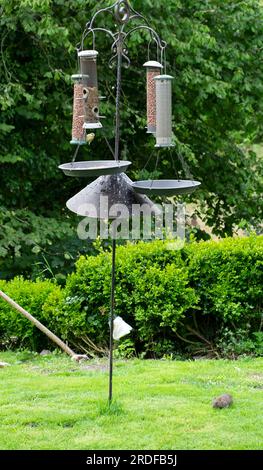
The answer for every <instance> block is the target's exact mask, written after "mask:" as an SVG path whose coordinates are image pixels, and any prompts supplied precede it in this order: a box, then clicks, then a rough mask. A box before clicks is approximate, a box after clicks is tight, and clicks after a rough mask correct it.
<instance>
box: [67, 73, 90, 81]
mask: <svg viewBox="0 0 263 470" xmlns="http://www.w3.org/2000/svg"><path fill="white" fill-rule="evenodd" d="M71 78H72V80H82V79H83V78H89V75H83V74H82V73H77V74H75V75H71Z"/></svg>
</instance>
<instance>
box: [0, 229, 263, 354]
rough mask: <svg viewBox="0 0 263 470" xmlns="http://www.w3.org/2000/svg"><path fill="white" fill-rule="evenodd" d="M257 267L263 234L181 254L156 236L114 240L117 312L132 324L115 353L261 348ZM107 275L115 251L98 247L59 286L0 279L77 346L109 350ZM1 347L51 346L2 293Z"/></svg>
mask: <svg viewBox="0 0 263 470" xmlns="http://www.w3.org/2000/svg"><path fill="white" fill-rule="evenodd" d="M262 266H263V236H259V237H256V236H251V237H250V238H243V239H238V238H237V239H233V238H227V239H225V240H223V241H221V242H212V241H209V242H199V243H197V242H193V243H190V244H188V245H186V246H185V248H184V249H183V250H180V251H172V250H170V249H169V244H167V242H165V243H164V242H161V241H155V242H151V243H142V242H141V243H138V244H135V245H134V244H129V245H128V246H125V247H119V248H118V250H117V264H116V280H117V282H116V305H115V313H116V315H120V316H122V317H123V318H124V319H125V321H127V322H128V323H129V324H130V325H131V326H132V327H133V328H134V329H133V331H132V333H131V334H130V335H129V336H128V337H126V338H124V339H123V340H122V341H120V342H119V343H118V347H117V350H116V351H115V354H116V356H117V357H130V356H133V355H134V354H138V355H140V357H155V358H159V357H171V358H176V357H180V356H183V357H185V356H188V357H193V356H203V355H205V356H208V357H220V356H223V357H228V358H235V357H237V356H240V355H243V354H252V355H263V333H262V284H263V269H262ZM110 275H111V253H109V252H105V251H102V252H101V253H100V254H99V255H98V256H89V257H87V258H86V257H84V256H82V257H81V258H80V259H79V260H78V262H77V264H76V271H75V272H74V273H72V274H71V275H69V276H68V278H67V282H66V286H65V288H61V287H59V286H58V285H57V284H55V283H53V282H51V281H48V280H46V281H37V282H35V283H34V282H31V281H28V280H23V279H22V278H16V279H14V280H12V281H9V282H6V281H0V289H2V290H4V291H5V292H6V293H7V294H8V295H10V296H11V297H12V298H13V299H14V300H16V301H17V302H18V303H20V304H21V305H22V306H23V307H24V308H26V309H28V310H29V312H30V313H31V314H32V315H35V316H36V317H37V318H38V319H39V320H40V321H42V322H43V323H44V324H45V325H46V326H48V327H49V328H50V329H51V330H52V331H53V332H55V333H57V334H58V335H60V336H61V337H62V338H63V339H64V340H66V341H67V342H69V343H70V344H71V345H72V346H73V347H74V348H75V349H77V350H84V351H86V352H87V353H88V354H91V355H92V354H95V353H101V354H105V351H106V350H107V344H108V317H109V298H110ZM127 338H128V339H127ZM0 345H1V347H2V348H13V347H18V346H19V347H27V348H30V349H34V350H37V351H40V350H41V349H42V348H44V347H53V346H52V345H50V344H49V343H48V340H47V339H46V337H44V335H42V333H40V332H38V331H37V330H36V328H35V327H33V326H30V324H29V322H28V320H27V319H25V318H24V317H22V316H21V315H20V314H19V313H17V312H16V311H15V310H13V309H11V308H10V307H9V306H8V304H7V303H6V302H4V301H3V300H1V301H0Z"/></svg>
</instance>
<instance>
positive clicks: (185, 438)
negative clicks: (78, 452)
mask: <svg viewBox="0 0 263 470" xmlns="http://www.w3.org/2000/svg"><path fill="white" fill-rule="evenodd" d="M0 361H6V362H9V363H10V367H6V368H4V369H0V383H1V388H0V449H1V450H4V449H16V450H18V449H82V450H91V449H92V450H93V449H94V450H98V449H128V450H136V449H138V450H139V449H140V450H142V449H144V450H145V449H157V450H164V449H168V450H174V449H175V450H180V449H262V448H263V422H262V416H263V399H262V391H263V358H258V359H251V358H244V359H241V360H238V361H227V360H218V361H212V360H198V361H185V362H183V361H168V360H161V361H150V360H139V359H134V360H129V361H116V363H115V370H114V395H115V399H116V401H115V402H114V403H113V405H112V408H111V410H110V411H109V409H108V407H107V388H108V375H107V361H106V360H93V361H89V362H86V363H82V364H75V363H73V362H72V361H71V360H70V359H68V358H67V357H65V356H64V355H61V354H52V355H50V356H39V355H36V354H35V355H34V354H31V353H28V352H20V353H9V352H6V353H0ZM221 393H231V394H232V395H233V398H234V404H233V406H232V407H231V408H229V409H223V410H218V409H213V408H212V406H211V402H212V399H213V398H214V397H215V396H217V395H219V394H221Z"/></svg>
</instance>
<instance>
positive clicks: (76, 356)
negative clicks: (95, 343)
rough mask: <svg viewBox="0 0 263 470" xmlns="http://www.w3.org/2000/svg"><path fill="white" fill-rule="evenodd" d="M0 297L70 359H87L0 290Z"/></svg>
mask: <svg viewBox="0 0 263 470" xmlns="http://www.w3.org/2000/svg"><path fill="white" fill-rule="evenodd" d="M0 297H1V298H2V299H4V300H5V301H6V302H8V303H9V305H11V307H13V308H15V309H16V310H17V311H18V312H19V313H21V314H22V315H24V317H26V318H27V319H28V320H29V321H31V323H33V325H35V326H36V327H37V328H38V329H39V330H40V331H42V333H44V334H45V335H46V336H48V338H49V339H50V340H51V341H53V343H56V344H57V345H58V346H59V347H60V348H61V349H62V350H63V351H64V352H65V353H66V354H68V355H69V356H71V358H72V359H74V360H75V361H77V362H79V361H80V360H81V359H87V356H85V355H83V354H75V353H74V351H72V349H70V348H69V347H68V346H67V345H66V344H65V343H64V342H63V341H62V340H61V339H60V338H58V336H56V335H54V333H52V331H50V330H49V329H48V328H46V327H45V326H44V325H42V323H40V321H38V320H37V319H36V318H34V317H33V316H32V315H31V314H30V313H29V312H27V311H26V310H25V309H24V308H22V307H21V306H20V305H18V304H17V303H16V302H15V301H14V300H12V299H11V298H10V297H8V295H6V294H4V292H2V291H1V290H0Z"/></svg>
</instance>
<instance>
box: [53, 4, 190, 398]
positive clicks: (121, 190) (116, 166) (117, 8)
mask: <svg viewBox="0 0 263 470" xmlns="http://www.w3.org/2000/svg"><path fill="white" fill-rule="evenodd" d="M101 13H110V14H111V16H112V17H113V20H114V21H115V22H116V23H117V25H118V27H117V30H115V32H112V31H111V30H109V29H106V28H102V27H95V22H96V19H97V17H98V15H100V14H101ZM132 22H135V24H134V25H133V26H132V27H131V29H129V30H128V31H126V29H125V28H126V26H127V25H129V24H130V23H132ZM141 22H143V24H141ZM137 31H144V32H147V33H148V34H149V36H150V41H149V44H148V61H147V62H146V63H145V64H144V66H145V67H146V68H147V130H148V133H152V134H153V135H155V134H156V147H172V146H173V143H172V104H171V101H172V98H171V95H172V88H171V80H172V78H173V77H171V76H169V75H166V61H165V49H166V46H167V43H166V42H165V41H163V40H161V38H160V37H159V35H158V34H157V33H156V31H155V30H154V29H153V28H151V26H150V24H149V22H148V20H147V19H146V18H145V17H144V16H143V15H141V14H140V13H138V12H137V11H135V10H134V9H133V8H132V6H131V4H130V2H129V1H128V0H117V1H115V2H114V3H113V5H111V6H109V7H105V8H102V9H100V10H98V11H97V12H96V13H95V14H94V16H93V18H92V19H91V21H90V22H88V23H87V24H86V27H85V30H84V32H83V35H82V40H81V44H80V46H79V47H78V49H77V51H78V63H79V66H80V70H79V71H78V74H77V75H74V76H73V80H74V82H75V86H74V89H75V92H74V109H73V111H74V112H73V130H72V141H71V143H72V144H75V145H76V144H77V145H78V147H77V150H76V152H75V154H74V157H73V160H72V162H71V163H67V164H63V165H60V167H59V168H60V169H61V170H62V171H64V173H65V174H66V175H68V176H75V177H86V178H89V177H94V176H96V177H97V179H96V180H95V181H93V182H92V183H90V184H88V186H86V187H85V188H84V189H83V190H81V191H80V192H79V193H78V194H76V195H75V196H73V197H72V198H71V199H69V200H68V201H67V207H68V208H69V210H71V211H72V212H74V213H75V214H77V215H80V216H85V217H87V216H88V217H90V218H93V219H98V218H100V219H105V218H107V219H108V220H114V219H116V218H117V215H115V216H112V215H111V214H110V209H109V210H108V214H106V215H107V217H105V213H104V212H103V213H102V212H101V195H103V196H107V197H108V202H109V207H112V206H114V205H115V204H124V205H125V206H126V208H127V209H128V213H129V216H130V217H131V216H132V214H133V205H134V204H139V205H140V206H142V205H144V206H145V205H147V206H148V207H149V208H150V210H151V213H153V214H155V215H160V211H159V209H158V208H157V207H156V206H155V205H154V203H153V202H152V201H151V200H150V199H149V198H148V197H147V196H146V194H160V195H173V194H174V195H175V194H183V193H190V192H192V191H193V190H194V189H196V188H197V187H198V185H199V183H198V182H195V181H184V180H169V181H167V180H157V181H139V182H137V183H133V182H132V181H131V180H130V179H129V178H128V177H127V175H126V174H125V173H124V171H125V170H126V169H127V168H128V166H129V165H130V164H131V162H128V161H123V162H122V161H121V160H120V122H121V116H120V101H121V82H122V65H124V66H126V67H129V65H130V59H129V57H128V50H127V45H126V43H127V39H128V37H129V36H130V35H131V34H132V33H134V32H137ZM101 32H102V33H105V34H106V35H107V36H110V38H111V40H112V47H111V50H112V57H111V58H110V60H109V66H110V67H111V68H112V66H113V63H114V62H116V63H117V77H116V113H115V149H114V150H113V149H112V148H111V147H110V145H109V142H108V140H107V138H105V140H106V142H107V145H108V147H109V148H110V150H111V152H112V154H113V155H114V160H104V161H97V162H96V161H92V162H90V161H89V162H87V161H85V162H76V161H75V159H76V155H77V153H78V150H79V148H80V146H81V145H82V144H84V143H86V140H87V139H86V132H87V131H88V130H90V129H92V130H98V131H99V129H100V128H101V127H102V124H101V122H100V118H102V116H100V115H99V100H100V97H99V92H98V79H97V57H98V52H97V51H96V45H95V38H96V34H97V33H101ZM88 36H91V37H92V49H91V50H86V49H85V48H84V42H85V40H86V38H87V37H88ZM151 45H155V46H157V54H156V56H155V57H154V58H153V59H154V60H151V58H150V48H151ZM163 69H164V73H165V75H160V74H161V73H162V70H163ZM104 137H105V136H104ZM91 206H92V210H91V209H90V207H91ZM93 209H94V210H93ZM98 213H99V215H98ZM112 228H114V230H115V233H112V271H111V300H110V315H109V326H110V344H109V404H111V402H112V396H113V393H112V388H113V387H112V385H113V384H112V378H113V346H114V339H119V338H120V337H122V336H123V335H124V334H128V332H129V331H130V329H131V327H130V326H129V325H128V324H126V323H125V322H124V321H123V320H122V318H121V317H117V318H118V322H119V323H118V325H119V335H117V334H116V331H117V328H116V331H115V328H114V326H115V323H114V322H115V319H114V311H115V281H116V269H115V267H116V235H117V234H116V227H115V225H112ZM120 325H122V333H120Z"/></svg>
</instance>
